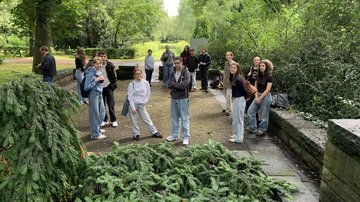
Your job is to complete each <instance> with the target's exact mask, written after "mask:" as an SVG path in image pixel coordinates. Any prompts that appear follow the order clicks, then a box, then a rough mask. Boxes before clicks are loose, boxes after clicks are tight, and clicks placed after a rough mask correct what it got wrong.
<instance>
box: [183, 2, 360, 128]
mask: <svg viewBox="0 0 360 202" xmlns="http://www.w3.org/2000/svg"><path fill="white" fill-rule="evenodd" d="M186 2H188V3H189V4H190V7H191V8H192V10H193V13H194V14H195V16H196V22H197V26H196V28H195V30H200V31H196V32H195V33H194V36H195V37H196V36H198V34H204V33H208V38H209V54H210V55H211V57H212V59H213V65H214V66H220V67H223V66H224V62H225V52H227V51H232V52H233V53H234V60H235V61H238V62H240V64H241V65H242V67H243V68H242V69H243V71H246V70H247V67H248V66H250V65H251V64H252V59H253V58H254V57H255V56H261V58H268V59H270V60H271V61H272V62H273V63H274V65H275V69H274V86H273V89H272V90H280V89H283V90H284V89H285V90H286V91H287V93H288V94H289V95H290V96H291V97H292V98H293V99H294V108H295V109H296V110H298V111H301V112H303V114H304V116H306V117H307V118H310V117H311V119H312V120H315V121H316V122H318V123H323V122H326V121H327V120H328V119H331V118H354V119H356V118H359V117H360V115H359V114H360V100H359V99H360V89H359V87H358V86H359V85H360V84H359V76H358V75H359V73H360V35H359V34H357V33H358V30H360V20H359V19H360V13H359V12H358V9H360V2H359V1H336V0H330V1H325V0H315V1H308V0H299V1H280V0H276V1H263V0H229V1H222V0H207V1H195V0H189V1H186ZM200 22H203V23H200ZM205 22H206V23H205ZM205 28H206V29H205ZM305 114H307V115H305Z"/></svg>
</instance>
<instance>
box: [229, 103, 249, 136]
mask: <svg viewBox="0 0 360 202" xmlns="http://www.w3.org/2000/svg"><path fill="white" fill-rule="evenodd" d="M232 101H233V109H232V112H233V113H232V136H233V138H234V139H235V141H236V142H242V141H243V140H244V113H245V107H246V100H245V98H244V96H242V97H237V98H233V100H232Z"/></svg>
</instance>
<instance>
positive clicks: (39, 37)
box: [32, 0, 52, 74]
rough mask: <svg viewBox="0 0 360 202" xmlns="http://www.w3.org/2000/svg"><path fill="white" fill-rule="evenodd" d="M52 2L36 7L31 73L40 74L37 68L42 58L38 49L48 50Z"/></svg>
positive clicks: (41, 3)
mask: <svg viewBox="0 0 360 202" xmlns="http://www.w3.org/2000/svg"><path fill="white" fill-rule="evenodd" d="M51 8H52V2H51V0H50V1H39V2H38V4H37V6H36V19H35V24H36V25H35V46H34V51H33V69H32V71H33V72H35V73H37V74H41V71H40V69H39V67H38V66H37V65H38V64H39V63H41V60H42V56H41V55H40V51H39V49H40V47H41V46H47V47H49V48H50V41H51V36H50V27H49V21H50V17H51Z"/></svg>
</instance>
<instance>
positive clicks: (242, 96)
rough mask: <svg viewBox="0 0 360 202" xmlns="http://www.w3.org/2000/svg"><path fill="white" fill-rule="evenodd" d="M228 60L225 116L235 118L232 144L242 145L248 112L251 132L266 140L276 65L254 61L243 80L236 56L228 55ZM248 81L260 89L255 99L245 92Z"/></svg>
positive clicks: (233, 120) (225, 84) (227, 53)
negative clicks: (274, 67) (274, 66)
mask: <svg viewBox="0 0 360 202" xmlns="http://www.w3.org/2000/svg"><path fill="white" fill-rule="evenodd" d="M225 57H226V62H225V67H224V80H223V86H224V95H225V99H226V104H225V109H224V110H223V112H224V113H225V114H226V115H227V116H230V115H231V116H232V136H231V138H230V139H229V141H230V142H233V143H242V142H243V141H244V131H245V127H244V117H245V112H246V111H247V115H248V127H247V130H248V132H249V133H250V134H256V135H259V136H262V135H264V134H265V132H266V131H267V129H268V125H269V113H270V106H271V93H270V91H271V87H272V82H273V77H272V70H273V64H272V62H271V61H270V60H267V59H264V60H261V59H260V57H258V56H257V57H255V58H254V59H253V65H252V66H251V67H250V68H249V69H248V70H247V72H246V74H245V76H243V75H242V71H241V69H240V65H239V63H237V62H235V61H234V60H233V57H234V54H233V53H232V52H230V51H228V52H226V55H225ZM247 81H249V82H250V83H251V85H253V86H255V88H256V89H257V92H256V93H255V96H253V97H251V96H249V95H248V94H247V92H246V90H245V85H246V84H245V83H246V82H247Z"/></svg>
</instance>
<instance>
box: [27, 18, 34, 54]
mask: <svg viewBox="0 0 360 202" xmlns="http://www.w3.org/2000/svg"><path fill="white" fill-rule="evenodd" d="M34 27H35V25H34ZM34 27H32V28H30V31H29V52H28V56H34V53H35V29H34Z"/></svg>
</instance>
